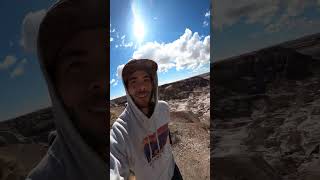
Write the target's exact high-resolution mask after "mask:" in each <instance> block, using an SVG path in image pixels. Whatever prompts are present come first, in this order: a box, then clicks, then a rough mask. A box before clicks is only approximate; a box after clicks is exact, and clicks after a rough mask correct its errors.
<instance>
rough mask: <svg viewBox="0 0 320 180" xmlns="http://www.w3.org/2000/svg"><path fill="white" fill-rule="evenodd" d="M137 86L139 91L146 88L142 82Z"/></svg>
mask: <svg viewBox="0 0 320 180" xmlns="http://www.w3.org/2000/svg"><path fill="white" fill-rule="evenodd" d="M138 88H139V91H145V90H146V84H145V83H143V82H141V83H140V84H139V86H138Z"/></svg>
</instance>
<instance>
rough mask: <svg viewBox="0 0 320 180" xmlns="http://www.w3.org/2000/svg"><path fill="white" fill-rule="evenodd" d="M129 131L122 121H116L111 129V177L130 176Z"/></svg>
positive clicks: (121, 177) (122, 177)
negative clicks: (127, 145) (127, 146)
mask: <svg viewBox="0 0 320 180" xmlns="http://www.w3.org/2000/svg"><path fill="white" fill-rule="evenodd" d="M127 135H128V132H127V130H126V129H125V128H124V126H123V124H122V123H119V122H118V121H116V122H115V123H114V124H113V126H112V128H111V130H110V179H111V180H113V179H117V180H118V179H121V180H122V179H125V180H127V179H128V177H129V173H130V171H129V163H128V155H127V151H126V144H127V143H126V140H127Z"/></svg>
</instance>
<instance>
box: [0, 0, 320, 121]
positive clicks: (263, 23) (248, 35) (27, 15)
mask: <svg viewBox="0 0 320 180" xmlns="http://www.w3.org/2000/svg"><path fill="white" fill-rule="evenodd" d="M55 1H56V0H41V1H17V0H2V1H0V13H1V14H0V20H1V22H2V24H3V26H2V28H1V29H0V32H1V33H0V39H1V41H0V83H1V86H0V87H1V91H0V92H1V93H0V121H1V120H6V119H9V118H13V117H16V116H19V115H22V114H25V113H29V112H32V111H35V110H37V109H40V108H43V107H47V106H50V104H51V103H50V99H49V96H48V92H47V87H46V85H45V82H44V79H43V77H42V73H41V72H40V69H39V64H38V62H37V58H36V55H35V37H36V35H37V27H38V24H39V22H40V21H41V18H42V17H43V15H44V13H45V11H46V9H47V8H48V7H49V6H51V4H53V3H54V2H55ZM231 1H232V0H224V1H213V8H214V10H213V11H214V13H213V22H214V23H213V25H212V32H213V34H212V37H211V40H212V42H213V47H211V48H212V49H213V54H212V55H211V56H212V57H213V60H216V61H217V60H221V59H224V58H226V57H230V56H234V55H238V54H242V53H244V52H249V51H252V50H256V49H259V48H262V47H266V46H270V45H273V44H277V43H280V42H283V41H287V40H291V39H296V38H298V37H302V36H304V35H308V34H313V33H318V32H320V18H319V17H320V3H319V1H317V0H309V1H269V0H260V1H255V0H239V1H232V3H231ZM17 4H19V6H17ZM230 5H232V7H231V6H230ZM133 8H134V9H135V10H133ZM133 11H134V12H135V15H133ZM208 11H209V1H207V0H202V1H196V0H193V1H191V0H189V1H182V0H180V1H178V0H157V1H156V0H143V1H142V0H139V1H132V0H131V1H128V0H111V17H110V21H111V25H110V27H111V32H110V34H111V37H112V38H113V39H112V41H111V39H110V48H111V50H110V51H111V55H110V56H111V57H110V61H111V62H110V63H111V64H110V65H111V66H110V67H111V69H110V82H112V83H111V84H110V86H111V87H110V88H111V98H114V97H117V96H121V95H123V94H124V90H123V86H122V83H121V79H120V78H119V77H118V76H117V75H116V74H117V68H118V67H119V66H121V65H122V64H125V63H126V62H127V61H128V60H129V59H131V58H133V57H136V58H139V57H148V56H149V57H152V58H155V59H156V60H157V61H158V63H159V64H160V69H161V72H159V73H158V75H159V80H160V84H163V83H168V82H172V81H176V80H179V79H183V78H187V77H190V76H194V75H197V74H201V73H204V72H208V71H209V59H208V57H209V54H208V53H207V49H208V48H209V46H208V40H209V39H210V35H209V33H210V30H209V24H208V23H209V16H208V15H209V14H208ZM134 17H136V18H134ZM137 19H140V20H137ZM135 23H136V24H139V23H140V24H143V26H144V27H145V28H144V31H145V32H144V36H143V37H142V36H141V34H142V33H141V29H140V30H139V29H137V28H134V24H135ZM139 27H141V26H139ZM135 30H136V31H137V32H138V33H136V35H135V33H134V31H135ZM139 32H140V33H139ZM112 79H113V80H112Z"/></svg>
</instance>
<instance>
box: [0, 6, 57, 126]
mask: <svg viewBox="0 0 320 180" xmlns="http://www.w3.org/2000/svg"><path fill="white" fill-rule="evenodd" d="M52 3H53V1H52V0H41V1H18V0H2V1H1V2H0V22H2V26H1V29H0V32H1V33H0V39H1V41H0V84H1V91H0V92H1V94H0V121H1V120H6V119H9V118H12V117H16V116H19V115H22V114H25V113H28V112H32V111H34V110H35V109H39V108H43V107H46V106H49V105H50V100H49V98H48V93H47V89H46V86H45V84H44V79H43V77H42V74H41V73H40V70H39V64H38V62H37V58H36V56H35V52H34V51H35V47H34V42H33V39H34V37H35V30H33V29H34V27H33V26H32V25H31V24H32V22H37V21H38V20H39V18H40V17H42V16H43V12H44V11H45V9H47V8H48V7H49V6H50V5H51V4H52ZM17 4H19V5H18V6H17Z"/></svg>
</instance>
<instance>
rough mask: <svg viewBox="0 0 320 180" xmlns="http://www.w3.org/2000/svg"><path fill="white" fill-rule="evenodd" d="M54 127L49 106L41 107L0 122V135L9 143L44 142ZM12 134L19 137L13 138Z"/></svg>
mask: <svg viewBox="0 0 320 180" xmlns="http://www.w3.org/2000/svg"><path fill="white" fill-rule="evenodd" d="M54 129H55V125H54V122H53V113H52V109H51V108H45V109H41V110H39V111H35V112H32V113H29V114H26V115H23V116H20V117H17V118H14V119H10V120H7V121H4V122H1V123H0V137H2V138H3V139H5V141H6V142H7V143H9V144H15V143H22V142H25V143H30V142H31V141H33V142H44V143H47V140H48V134H49V132H50V131H52V130H54ZM9 134H11V135H9ZM14 136H19V137H20V138H18V139H15V138H13V137H14Z"/></svg>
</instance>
